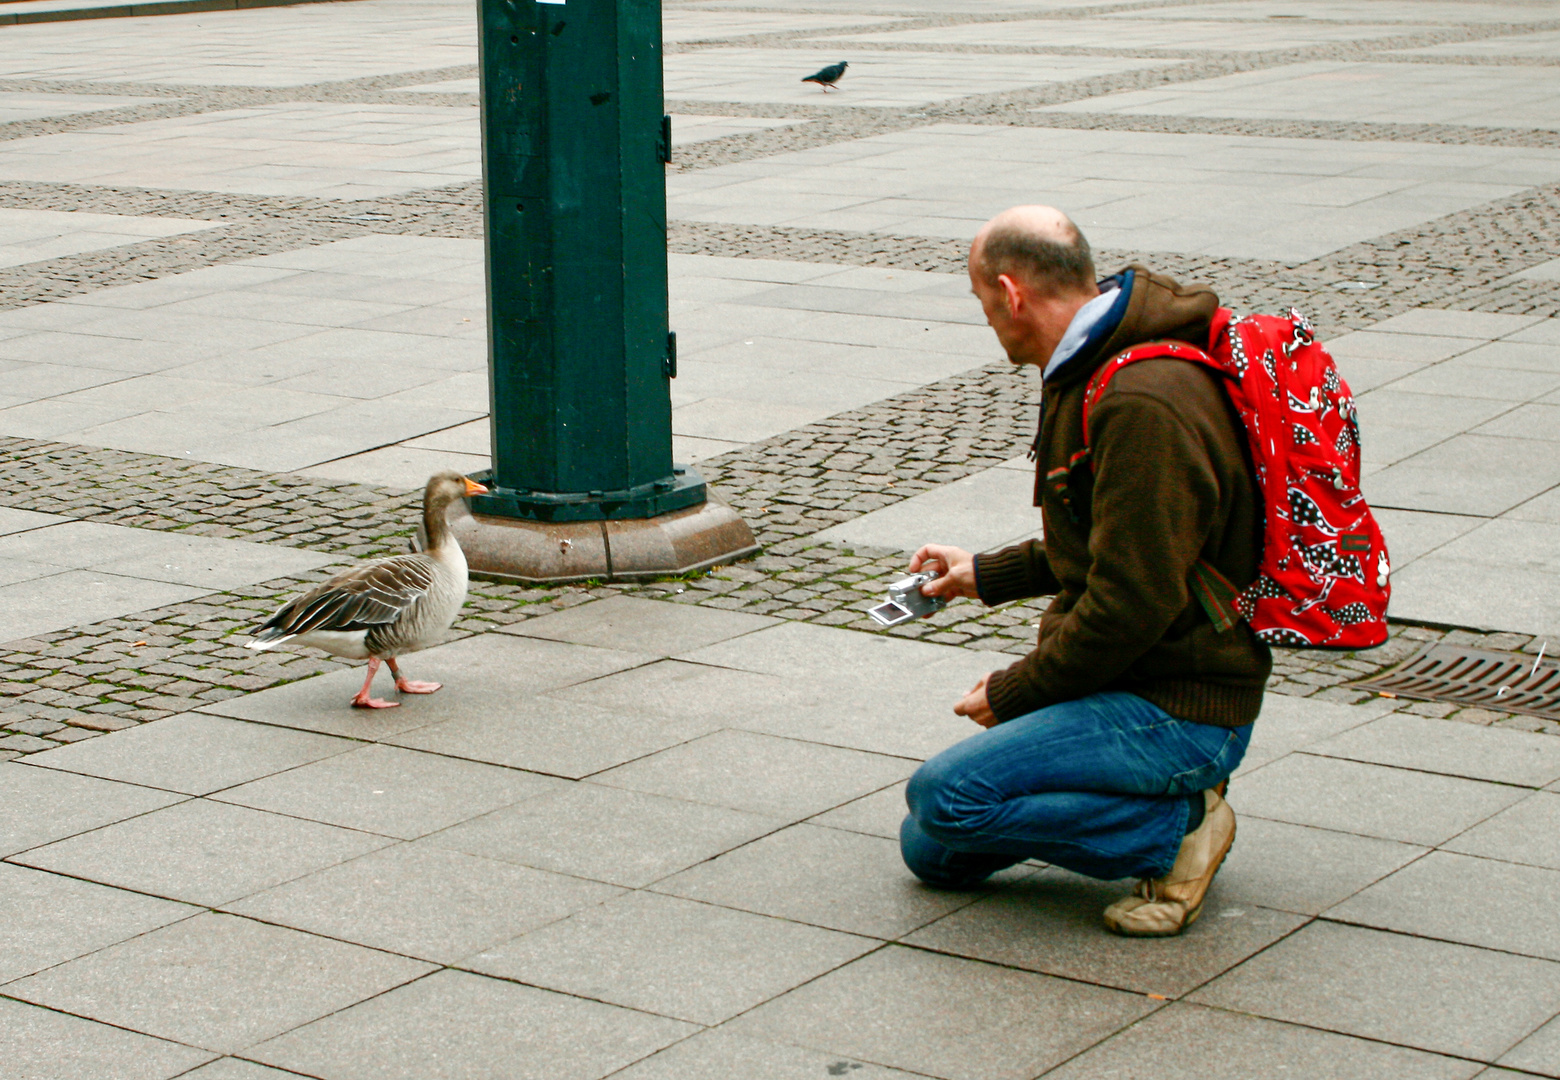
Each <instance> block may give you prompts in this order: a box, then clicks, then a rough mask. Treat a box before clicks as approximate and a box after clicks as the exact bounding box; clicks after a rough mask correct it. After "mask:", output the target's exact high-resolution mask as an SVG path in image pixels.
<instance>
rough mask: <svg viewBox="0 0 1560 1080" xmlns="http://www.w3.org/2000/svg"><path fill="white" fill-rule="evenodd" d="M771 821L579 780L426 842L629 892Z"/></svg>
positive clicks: (753, 835)
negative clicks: (569, 786) (591, 880)
mask: <svg viewBox="0 0 1560 1080" xmlns="http://www.w3.org/2000/svg"><path fill="white" fill-rule="evenodd" d="M781 825H782V822H780V821H777V820H775V819H774V818H767V817H760V816H759V815H757V814H748V813H744V812H742V811H739V810H727V809H718V808H716V807H712V806H701V805H699V804H698V803H690V802H684V801H681V800H678V799H663V798H661V797H660V796H657V795H645V794H642V793H640V792H637V791H623V790H620V789H617V788H607V787H600V786H598V785H595V784H591V783H581V784H576V785H575V786H573V787H571V788H569V789H568V790H566V791H560V792H558V793H557V794H555V795H542V796H539V797H538V798H535V799H528V800H527V801H525V802H523V803H519V804H518V805H515V806H510V807H506V808H505V809H503V810H497V811H494V812H493V813H491V814H488V815H486V816H485V817H480V818H477V819H475V820H473V821H467V822H463V823H462V824H460V825H456V826H454V827H453V828H450V829H445V830H444V831H443V832H437V833H434V834H433V835H432V836H430V837H429V838H428V839H427V841H426V842H427V843H431V844H434V845H436V846H438V847H444V848H451V849H453V850H455V851H464V852H466V853H467V854H470V855H484V856H487V857H488V858H492V859H503V860H504V861H506V862H515V863H520V864H521V865H523V866H533V867H536V868H537V869H540V870H553V871H556V872H558V873H562V874H573V875H575V876H577V877H585V878H593V879H595V880H597V881H605V882H608V883H609V884H613V885H623V886H627V887H628V888H633V889H637V888H639V887H641V886H644V885H648V884H650V883H651V882H652V881H655V880H657V879H659V878H663V877H665V876H666V875H668V874H673V873H676V872H677V871H678V870H682V869H684V868H686V867H688V866H691V865H692V864H694V863H696V862H703V861H704V860H705V859H710V858H713V857H714V856H716V855H719V854H720V853H721V852H723V851H729V850H730V849H732V848H734V847H736V846H738V845H739V844H745V843H747V842H748V841H750V840H754V839H757V838H758V837H760V836H763V835H764V834H765V833H769V832H773V831H774V830H776V829H778V828H779V827H780V826H781Z"/></svg>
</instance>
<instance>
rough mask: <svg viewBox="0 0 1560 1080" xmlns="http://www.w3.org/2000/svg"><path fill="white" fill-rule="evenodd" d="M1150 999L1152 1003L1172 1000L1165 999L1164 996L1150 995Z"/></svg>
mask: <svg viewBox="0 0 1560 1080" xmlns="http://www.w3.org/2000/svg"><path fill="white" fill-rule="evenodd" d="M1148 999H1149V1000H1150V1001H1169V1000H1170V999H1169V998H1167V997H1165V996H1164V995H1163V994H1149V995H1148Z"/></svg>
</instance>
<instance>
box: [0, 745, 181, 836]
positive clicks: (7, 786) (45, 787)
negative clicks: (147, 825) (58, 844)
mask: <svg viewBox="0 0 1560 1080" xmlns="http://www.w3.org/2000/svg"><path fill="white" fill-rule="evenodd" d="M182 801H183V797H182V796H179V795H174V794H172V793H171V792H167V791H154V790H152V789H151V788H144V787H136V786H135V785H133V784H120V783H115V782H113V781H110V780H99V779H97V778H95V777H90V776H76V775H74V774H72V773H62V772H57V771H55V770H53V769H39V768H35V767H34V766H32V765H19V764H16V763H14V762H0V856H3V855H13V854H15V853H16V852H18V851H25V850H26V849H27V848H31V847H37V846H38V845H40V844H47V843H50V842H51V841H54V840H60V839H63V838H65V837H67V836H74V835H75V834H76V833H82V832H86V831H87V830H89V829H96V828H98V827H99V826H102V825H108V824H111V823H112V822H115V821H124V820H125V819H126V818H133V817H135V816H136V815H138V814H145V813H147V812H149V811H152V810H157V809H159V808H161V807H164V806H171V805H172V804H173V803H176V802H182Z"/></svg>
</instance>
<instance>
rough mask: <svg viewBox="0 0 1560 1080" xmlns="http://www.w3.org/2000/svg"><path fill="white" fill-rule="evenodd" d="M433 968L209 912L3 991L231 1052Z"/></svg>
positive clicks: (171, 1037)
mask: <svg viewBox="0 0 1560 1080" xmlns="http://www.w3.org/2000/svg"><path fill="white" fill-rule="evenodd" d="M431 970H433V968H432V966H431V965H428V964H424V963H420V962H418V961H416V960H409V959H406V958H405V957H399V956H391V955H389V954H388V953H380V952H374V951H373V950H370V949H364V948H360V947H358V946H355V945H346V944H343V943H341V942H336V941H330V940H328V939H326V938H319V937H313V936H311V935H308V934H300V933H298V932H297V931H296V930H287V929H284V928H282V927H277V926H267V925H265V924H264V923H259V922H255V921H253V920H250V919H239V918H235V917H234V916H231V915H221V914H217V913H207V914H203V915H198V916H196V917H195V918H193V919H188V920H186V921H184V922H180V923H175V924H174V925H172V926H168V927H164V928H163V929H161V930H154V931H152V932H151V933H149V934H145V935H143V936H141V937H138V938H135V939H133V940H131V941H128V942H124V943H122V944H119V945H114V946H111V947H109V948H107V949H104V950H103V951H101V952H97V953H93V954H92V955H91V956H86V957H82V958H81V959H79V960H72V961H71V962H69V963H67V964H62V965H61V966H59V967H56V968H51V969H50V970H48V971H46V972H43V973H41V974H38V975H33V976H30V977H29V978H26V979H22V980H20V981H18V982H14V983H10V984H8V985H7V986H6V993H7V994H10V995H13V996H15V997H18V998H21V999H23V1000H25V1001H32V1002H34V1003H36V1004H40V1005H45V1006H48V1007H50V1008H56V1009H60V1010H61V1011H65V1012H70V1013H73V1014H75V1015H78V1016H80V1015H86V1016H90V1017H92V1018H94V1019H101V1020H103V1021H104V1022H107V1023H112V1024H114V1025H115V1026H117V1027H130V1028H132V1029H139V1030H146V1031H148V1032H149V1033H151V1034H155V1035H158V1036H159V1037H162V1038H168V1039H173V1040H176V1041H178V1042H183V1043H187V1044H192V1045H194V1046H199V1047H202V1048H204V1049H208V1050H214V1051H217V1052H228V1053H231V1052H233V1051H236V1050H241V1049H244V1048H245V1047H249V1046H252V1045H254V1044H255V1043H256V1042H259V1041H260V1040H262V1039H265V1038H268V1037H269V1036H272V1035H276V1034H280V1033H281V1032H283V1031H288V1030H291V1029H292V1028H295V1027H297V1026H298V1025H299V1024H302V1023H307V1022H308V1021H310V1020H313V1019H315V1018H317V1017H319V1016H324V1015H327V1014H330V1013H334V1012H336V1011H338V1010H340V1009H343V1008H346V1007H347V1006H349V1005H351V1004H353V1003H354V1002H357V1001H362V1000H364V999H365V998H371V997H374V996H376V995H378V994H382V993H384V991H386V990H389V989H390V988H391V987H394V986H397V985H399V984H401V983H405V982H409V981H411V980H413V979H415V978H417V977H418V976H419V975H423V974H425V973H427V972H428V971H431Z"/></svg>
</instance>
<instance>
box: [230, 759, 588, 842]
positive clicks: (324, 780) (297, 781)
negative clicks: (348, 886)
mask: <svg viewBox="0 0 1560 1080" xmlns="http://www.w3.org/2000/svg"><path fill="white" fill-rule="evenodd" d="M562 783H563V781H561V780H555V779H553V778H551V777H544V776H536V775H534V774H532V773H523V772H518V771H516V770H514V769H501V768H498V767H496V766H493V765H480V764H477V763H476V762H471V761H457V760H452V759H450V758H446V757H440V756H439V755H437V754H425V753H421V752H419V751H416V750H403V749H401V748H400V747H398V746H366V747H363V748H361V749H358V750H353V751H352V752H350V753H347V754H340V755H338V756H336V757H333V758H327V759H326V760H324V761H317V762H315V763H313V764H312V765H304V766H302V767H301V768H297V769H290V770H288V771H287V772H283V773H277V774H276V775H273V776H268V777H266V778H264V779H263V780H256V781H255V782H253V783H250V784H244V785H243V786H241V787H236V788H233V789H231V790H229V791H224V792H222V793H221V795H220V796H219V798H220V799H221V801H223V802H231V803H237V804H239V805H240V806H249V807H253V808H255V809H256V810H271V811H274V812H276V813H278V814H288V815H290V816H292V817H301V818H308V819H310V820H311V821H323V822H325V823H326V824H329V825H340V826H342V827H344V828H348V829H361V830H363V831H364V832H372V833H380V834H382V835H385V836H394V837H398V838H399V839H402V840H415V839H416V838H417V837H419V836H424V835H426V834H428V833H431V832H434V831H436V830H438V829H443V828H447V827H449V826H451V825H454V824H456V823H457V822H461V821H466V820H467V819H469V818H474V817H477V816H479V815H481V814H486V813H488V812H489V811H492V810H497V809H498V808H499V807H502V806H509V805H511V804H513V803H517V802H520V801H522V800H524V799H531V798H535V797H536V796H538V795H542V794H545V793H546V792H549V791H555V790H557V789H558V787H559V786H560V785H562Z"/></svg>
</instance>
